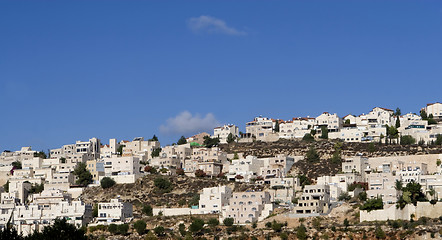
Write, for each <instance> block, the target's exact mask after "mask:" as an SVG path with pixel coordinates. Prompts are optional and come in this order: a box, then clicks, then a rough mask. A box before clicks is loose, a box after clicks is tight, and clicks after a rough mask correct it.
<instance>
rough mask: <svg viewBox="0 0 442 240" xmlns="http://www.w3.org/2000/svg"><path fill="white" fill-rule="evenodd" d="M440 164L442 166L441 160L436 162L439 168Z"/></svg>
mask: <svg viewBox="0 0 442 240" xmlns="http://www.w3.org/2000/svg"><path fill="white" fill-rule="evenodd" d="M440 164H441V161H440V159H437V160H436V165H437V166H438V167H439V166H440Z"/></svg>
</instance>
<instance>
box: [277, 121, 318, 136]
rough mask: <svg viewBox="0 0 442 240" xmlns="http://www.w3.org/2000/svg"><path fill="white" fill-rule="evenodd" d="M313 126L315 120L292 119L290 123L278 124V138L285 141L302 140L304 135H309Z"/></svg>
mask: <svg viewBox="0 0 442 240" xmlns="http://www.w3.org/2000/svg"><path fill="white" fill-rule="evenodd" d="M314 125H315V119H314V118H310V117H306V118H293V119H292V120H291V121H285V122H281V123H280V124H279V137H280V138H285V139H294V138H303V137H304V135H305V134H307V133H310V131H311V129H313V126H314Z"/></svg>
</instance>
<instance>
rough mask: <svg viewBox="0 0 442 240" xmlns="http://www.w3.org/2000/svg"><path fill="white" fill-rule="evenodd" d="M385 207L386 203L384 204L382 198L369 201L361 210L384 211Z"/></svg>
mask: <svg viewBox="0 0 442 240" xmlns="http://www.w3.org/2000/svg"><path fill="white" fill-rule="evenodd" d="M383 207H384V203H383V202H382V198H380V197H377V198H371V199H368V200H367V201H366V202H365V203H364V205H362V206H361V207H360V208H359V209H361V210H367V211H368V212H371V211H373V210H378V209H382V208H383Z"/></svg>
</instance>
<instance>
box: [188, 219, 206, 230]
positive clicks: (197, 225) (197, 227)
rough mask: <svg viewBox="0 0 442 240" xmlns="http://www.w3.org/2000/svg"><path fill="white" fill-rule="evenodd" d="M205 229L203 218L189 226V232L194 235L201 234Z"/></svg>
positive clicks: (194, 220)
mask: <svg viewBox="0 0 442 240" xmlns="http://www.w3.org/2000/svg"><path fill="white" fill-rule="evenodd" d="M203 227H204V220H203V219H201V218H195V219H193V221H192V223H191V224H190V226H189V230H190V231H191V232H193V233H196V232H199V231H201V230H202V229H203Z"/></svg>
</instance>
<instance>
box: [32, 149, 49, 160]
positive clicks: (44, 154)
mask: <svg viewBox="0 0 442 240" xmlns="http://www.w3.org/2000/svg"><path fill="white" fill-rule="evenodd" d="M34 157H39V158H43V159H47V156H46V153H45V152H44V151H43V150H42V151H40V152H34Z"/></svg>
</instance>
